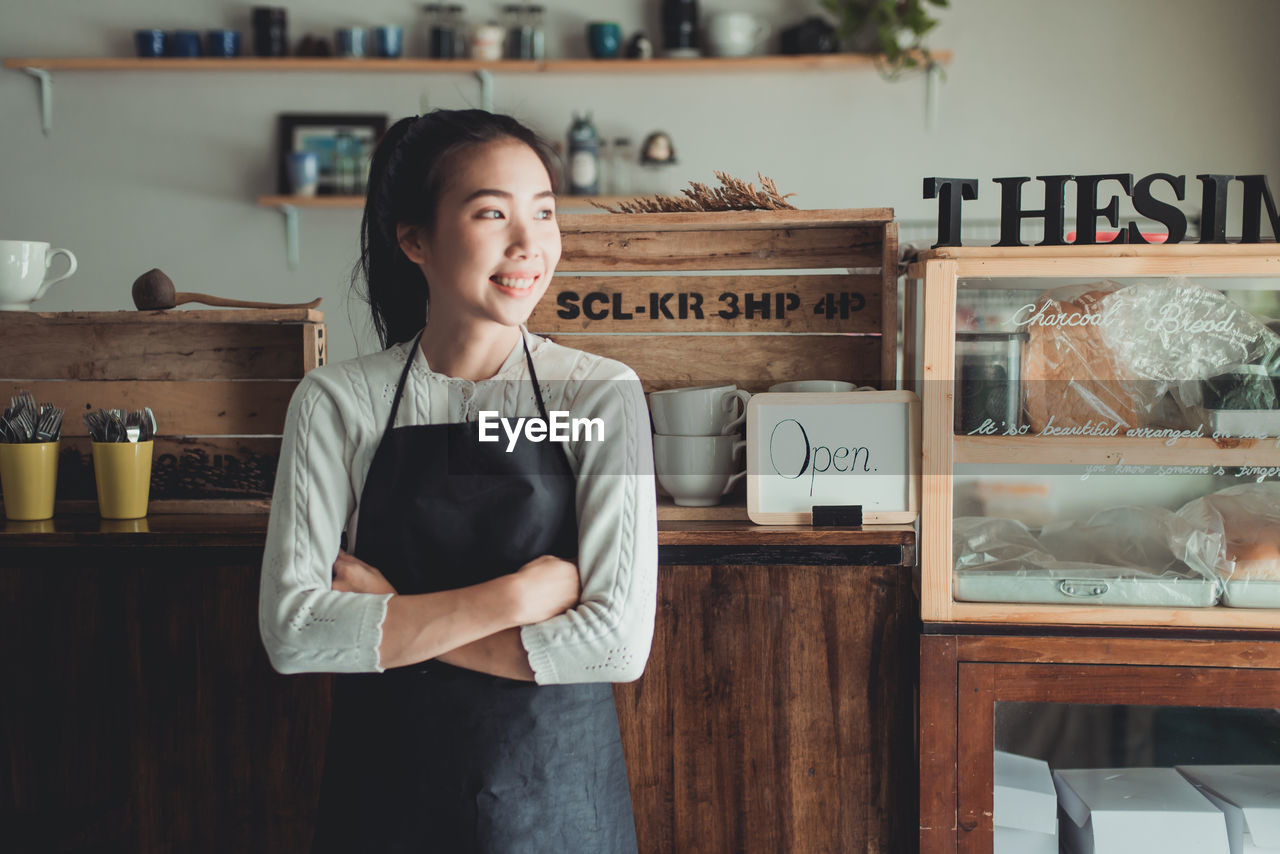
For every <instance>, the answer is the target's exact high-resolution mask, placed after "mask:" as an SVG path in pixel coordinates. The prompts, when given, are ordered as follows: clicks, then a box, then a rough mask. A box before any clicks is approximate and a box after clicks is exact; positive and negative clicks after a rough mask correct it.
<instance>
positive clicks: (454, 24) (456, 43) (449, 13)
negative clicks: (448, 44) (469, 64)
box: [444, 3, 467, 59]
mask: <svg viewBox="0 0 1280 854" xmlns="http://www.w3.org/2000/svg"><path fill="white" fill-rule="evenodd" d="M444 20H445V26H447V27H449V28H450V29H452V30H453V53H452V54H451V55H452V56H453V57H455V58H458V59H461V58H462V57H464V56H466V55H467V27H466V22H465V21H464V20H463V16H462V6H461V5H459V4H457V3H449V4H448V5H446V6H445V7H444Z"/></svg>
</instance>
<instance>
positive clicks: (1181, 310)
mask: <svg viewBox="0 0 1280 854" xmlns="http://www.w3.org/2000/svg"><path fill="white" fill-rule="evenodd" d="M1022 319H1023V320H1024V326H1023V329H1024V330H1025V331H1026V332H1027V333H1028V334H1029V335H1030V340H1029V341H1028V343H1027V351H1026V355H1025V357H1024V359H1023V385H1024V388H1025V393H1026V403H1027V414H1028V417H1029V420H1030V423H1031V428H1032V430H1034V431H1035V432H1037V433H1041V432H1049V433H1050V434H1053V430H1052V428H1054V427H1056V428H1060V429H1076V430H1081V431H1083V430H1085V429H1086V428H1095V429H1096V430H1099V431H1100V430H1104V429H1107V428H1113V427H1116V426H1118V427H1119V428H1120V430H1121V431H1124V430H1128V429H1132V428H1139V427H1155V428H1175V429H1177V428H1188V429H1192V430H1194V429H1196V428H1197V427H1198V426H1199V425H1200V424H1201V423H1203V417H1202V414H1203V413H1202V411H1201V410H1202V409H1203V408H1204V406H1205V403H1206V399H1208V400H1210V401H1211V402H1217V401H1220V399H1221V395H1222V393H1226V394H1234V395H1235V399H1233V402H1232V406H1231V407H1230V408H1271V407H1272V406H1274V405H1275V403H1276V396H1275V392H1274V390H1273V389H1272V390H1270V392H1269V393H1270V397H1268V396H1267V395H1268V386H1270V369H1271V367H1272V366H1277V363H1280V335H1277V334H1276V333H1275V332H1273V331H1272V330H1271V329H1269V328H1268V327H1267V326H1266V324H1265V323H1263V322H1262V321H1261V320H1260V319H1258V318H1256V317H1254V316H1253V315H1252V314H1250V313H1249V312H1248V311H1246V310H1245V309H1243V308H1241V307H1240V306H1238V305H1236V304H1235V303H1233V302H1231V301H1230V300H1229V299H1227V298H1226V297H1225V296H1223V295H1222V294H1221V293H1220V292H1218V291H1215V290H1213V289H1212V288H1208V287H1205V286H1203V285H1199V284H1196V283H1195V282H1191V281H1188V280H1187V279H1185V278H1181V277H1176V278H1171V279H1167V280H1164V281H1161V282H1143V283H1139V284H1135V285H1122V284H1120V283H1119V282H1114V281H1104V282H1097V283H1093V284H1089V285H1075V286H1072V287H1067V288H1056V289H1054V290H1050V291H1046V292H1045V293H1044V294H1042V295H1041V297H1040V299H1039V300H1037V301H1036V303H1035V305H1034V306H1033V307H1032V310H1031V311H1029V312H1028V313H1027V314H1026V316H1025V317H1023V318H1022ZM1242 365H1260V366H1263V367H1262V368H1261V370H1262V371H1263V372H1265V373H1267V374H1268V376H1267V378H1266V379H1264V380H1257V379H1254V380H1252V381H1248V382H1244V381H1237V379H1236V377H1237V376H1238V375H1239V374H1241V373H1245V374H1249V373H1255V372H1251V371H1244V372H1242V371H1240V370H1239V366H1242ZM1211 378H1217V379H1216V385H1213V386H1209V385H1206V381H1210V380H1211ZM1241 389H1243V391H1241ZM1215 408H1228V407H1215ZM1046 428H1049V429H1048V430H1046ZM1077 435H1107V434H1106V433H1103V432H1093V433H1089V432H1081V433H1077ZM1112 435H1114V434H1112Z"/></svg>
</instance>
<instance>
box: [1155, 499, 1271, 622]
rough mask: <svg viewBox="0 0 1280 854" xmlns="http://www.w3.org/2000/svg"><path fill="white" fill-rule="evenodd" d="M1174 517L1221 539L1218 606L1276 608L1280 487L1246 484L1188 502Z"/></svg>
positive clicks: (1216, 563)
mask: <svg viewBox="0 0 1280 854" xmlns="http://www.w3.org/2000/svg"><path fill="white" fill-rule="evenodd" d="M1178 515H1179V516H1180V517H1182V518H1183V519H1185V520H1186V521H1187V522H1188V523H1190V524H1191V525H1194V526H1196V527H1198V528H1201V529H1202V530H1204V531H1207V532H1210V533H1212V534H1214V535H1216V536H1218V537H1219V538H1220V540H1221V548H1220V549H1219V552H1218V555H1217V560H1216V562H1215V569H1216V571H1217V573H1218V575H1219V576H1220V577H1221V578H1222V580H1223V581H1224V582H1225V591H1224V593H1223V603H1224V604H1226V605H1228V606H1230V607H1234V608H1280V483H1246V484H1239V485H1237V486H1231V487H1228V488H1226V489H1223V490H1219V491H1218V492H1215V493H1212V494H1210V495H1206V496H1204V497H1203V498H1197V499H1195V500H1194V501H1190V502H1188V503H1187V504H1185V505H1183V507H1182V508H1181V509H1180V510H1178Z"/></svg>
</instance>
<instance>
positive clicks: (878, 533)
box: [658, 518, 916, 548]
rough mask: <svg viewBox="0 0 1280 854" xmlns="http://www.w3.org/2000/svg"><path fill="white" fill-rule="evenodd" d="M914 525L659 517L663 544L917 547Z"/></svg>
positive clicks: (661, 543)
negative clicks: (824, 525) (762, 522)
mask: <svg viewBox="0 0 1280 854" xmlns="http://www.w3.org/2000/svg"><path fill="white" fill-rule="evenodd" d="M915 542H916V532H915V528H914V527H913V526H911V525H864V526H862V527H857V528H814V527H813V526H811V525H756V524H754V523H752V522H739V521H732V520H716V519H696V520H695V519H690V520H664V519H662V518H659V520H658V544H659V545H663V546H868V545H900V546H908V547H911V548H914V547H915Z"/></svg>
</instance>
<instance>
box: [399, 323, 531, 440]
mask: <svg viewBox="0 0 1280 854" xmlns="http://www.w3.org/2000/svg"><path fill="white" fill-rule="evenodd" d="M426 331H427V329H426V327H425V326H424V327H423V328H422V332H419V333H418V337H417V338H414V339H413V346H411V347H410V348H409V356H408V358H406V359H405V360H404V370H403V371H401V372H400V381H399V382H398V383H396V395H395V397H394V398H392V400H391V414H390V415H389V416H388V417H387V426H386V428H385V429H384V430H383V432H384V433H390V432H391V428H392V427H394V426H395V423H396V413H397V412H398V411H399V410H400V395H401V394H403V393H404V382H405V380H406V379H408V377H409V368H410V367H412V366H413V360H414V359H415V358H417V355H418V349H419V347H420V346H421V344H422V333H423V332H426ZM520 344H521V346H523V347H524V360H525V364H527V365H528V366H529V379H530V380H532V382H533V395H534V397H536V398H537V399H538V413H539V414H540V415H541V416H542V420H543V421H548V422H549V421H550V420H551V417H550V416H549V415H547V405H546V404H545V403H543V401H542V388H541V386H539V385H538V372H537V371H536V370H535V369H534V367H533V354H532V353H530V352H529V342H528V340H527V339H526V338H525V335H524V329H523V328H522V329H521V330H520Z"/></svg>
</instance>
